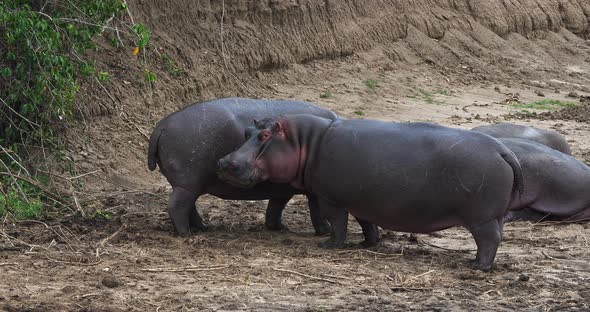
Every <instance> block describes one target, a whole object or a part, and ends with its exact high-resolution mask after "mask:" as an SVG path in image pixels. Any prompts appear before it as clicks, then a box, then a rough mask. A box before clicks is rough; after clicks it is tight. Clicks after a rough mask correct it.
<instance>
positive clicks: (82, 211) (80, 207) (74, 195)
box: [72, 190, 86, 218]
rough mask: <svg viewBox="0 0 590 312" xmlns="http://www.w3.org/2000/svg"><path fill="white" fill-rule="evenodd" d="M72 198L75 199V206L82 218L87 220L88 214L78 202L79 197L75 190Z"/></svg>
mask: <svg viewBox="0 0 590 312" xmlns="http://www.w3.org/2000/svg"><path fill="white" fill-rule="evenodd" d="M72 198H74V204H75V205H76V209H77V210H78V211H79V212H80V214H81V215H82V217H84V218H86V213H85V212H84V209H82V206H80V202H79V201H78V196H76V194H75V193H74V191H73V190H72Z"/></svg>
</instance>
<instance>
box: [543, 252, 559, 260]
mask: <svg viewBox="0 0 590 312" xmlns="http://www.w3.org/2000/svg"><path fill="white" fill-rule="evenodd" d="M541 253H542V254H543V256H545V258H547V259H551V260H560V259H557V258H555V257H551V256H550V255H548V254H546V253H545V251H544V250H541Z"/></svg>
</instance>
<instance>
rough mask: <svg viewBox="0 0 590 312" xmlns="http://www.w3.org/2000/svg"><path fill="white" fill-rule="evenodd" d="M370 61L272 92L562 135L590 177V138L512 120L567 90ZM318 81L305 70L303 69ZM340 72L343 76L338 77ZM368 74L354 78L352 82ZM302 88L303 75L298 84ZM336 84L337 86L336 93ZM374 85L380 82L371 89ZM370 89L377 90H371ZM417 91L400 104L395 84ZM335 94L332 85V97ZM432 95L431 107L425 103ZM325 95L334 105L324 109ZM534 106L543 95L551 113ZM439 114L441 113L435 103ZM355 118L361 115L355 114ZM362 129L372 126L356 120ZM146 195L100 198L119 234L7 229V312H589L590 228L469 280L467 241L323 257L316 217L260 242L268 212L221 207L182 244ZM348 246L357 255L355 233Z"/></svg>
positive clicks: (512, 237) (506, 246)
mask: <svg viewBox="0 0 590 312" xmlns="http://www.w3.org/2000/svg"><path fill="white" fill-rule="evenodd" d="M363 57H364V56H359V57H353V58H349V59H344V60H340V61H322V62H316V63H314V64H310V65H306V66H301V67H299V66H296V67H295V68H293V69H289V70H287V71H286V72H283V73H282V74H283V75H285V76H286V77H289V76H301V71H307V72H313V74H310V75H308V79H309V80H306V81H305V82H301V83H296V82H285V83H284V84H280V85H278V84H277V85H276V86H274V88H275V91H274V94H273V96H272V97H274V98H299V99H305V100H313V101H316V102H319V103H320V104H321V105H323V106H326V107H329V108H331V109H334V110H335V111H336V112H338V113H339V114H341V115H343V116H346V117H350V118H355V117H357V118H358V117H362V118H376V119H382V120H391V121H410V120H413V121H417V120H419V121H429V122H437V123H441V124H445V125H449V126H455V127H462V128H470V127H475V126H478V125H481V124H487V123H491V122H495V121H504V120H508V121H510V122H515V123H519V124H528V125H535V126H539V127H544V128H552V129H556V130H558V131H560V132H561V133H563V134H565V135H566V136H567V138H568V141H569V142H570V144H571V145H572V148H573V152H574V154H575V156H577V157H578V158H580V159H585V160H586V162H588V161H590V139H588V138H589V137H590V125H588V124H587V123H582V122H576V121H572V120H551V119H548V118H545V119H546V120H539V119H532V118H527V117H522V115H521V116H520V117H518V116H517V117H509V116H510V115H509V114H510V113H512V114H515V113H518V112H519V109H517V108H514V107H513V106H511V105H510V104H506V100H507V99H514V94H516V93H518V94H519V97H518V99H519V100H520V101H521V102H530V101H533V100H538V99H542V98H548V97H550V98H554V99H561V100H568V101H577V100H578V99H572V98H567V97H566V94H567V92H566V90H565V89H564V90H563V91H562V92H560V93H554V92H555V91H554V90H553V89H539V88H526V87H524V86H522V85H519V86H518V87H517V86H512V87H510V86H506V85H501V84H498V85H495V84H490V85H470V86H460V85H458V84H455V85H451V84H449V83H448V82H447V81H446V79H444V77H437V76H436V75H434V74H433V75H429V76H425V75H421V74H418V73H417V74H414V75H411V73H412V71H407V70H405V69H400V70H398V71H375V70H374V69H372V68H370V67H368V66H367V64H368V63H367V62H366V60H365V59H363ZM306 67H308V68H306ZM335 68H336V69H337V73H341V74H335V73H334V69H335ZM353 72H356V73H357V74H354V75H352V74H351V73H353ZM295 73H299V74H295ZM328 76H332V79H331V80H326V79H325V78H326V77H328ZM371 77H372V78H371ZM366 79H375V80H376V81H377V82H378V86H377V87H375V88H374V89H370V88H368V87H367V86H366V85H365V82H364V81H365V80H366ZM400 79H402V80H404V81H406V83H405V86H406V88H405V89H398V88H397V87H398V84H397V83H395V81H397V80H400ZM328 81H329V82H328ZM418 88H420V89H423V90H424V91H425V92H426V93H433V97H434V101H430V100H426V99H425V98H424V93H417V92H416V91H415V90H417V89H418ZM326 91H330V92H331V93H332V94H333V96H334V97H333V98H320V97H319V95H320V94H322V93H324V92H326ZM535 91H542V92H544V93H546V94H547V95H546V96H545V97H540V96H538V95H536V94H535ZM429 102H431V103H429ZM355 112H357V113H355ZM359 114H362V115H363V116H359ZM147 174H148V175H152V178H156V179H159V181H160V182H159V183H157V184H156V185H152V186H151V187H150V188H144V189H141V190H133V189H121V190H119V191H115V190H112V189H111V190H105V191H104V192H102V193H96V194H95V195H94V196H93V197H92V198H94V200H92V201H91V202H89V203H86V204H85V205H86V207H89V206H92V205H96V206H99V207H100V208H101V209H104V210H107V211H110V212H112V213H113V217H112V218H111V219H110V220H108V221H97V220H93V221H82V219H81V218H79V217H72V218H70V219H66V220H59V221H48V222H46V223H40V222H23V223H18V224H4V226H3V227H2V232H1V233H2V235H3V237H2V238H1V239H0V267H1V269H2V272H3V273H2V280H0V290H1V291H0V308H2V309H4V310H6V311H22V310H26V311H47V310H55V311H58V310H59V311H62V310H72V311H78V310H79V311H146V310H153V311H198V310H207V311H235V310H249V311H277V310H285V311H287V310H288V311H325V310H369V311H383V310H420V311H424V310H428V311H450V310H452V311H473V310H480V309H481V310H500V311H513V310H521V311H549V310H568V311H587V310H588V309H590V302H589V301H588V298H589V296H590V287H589V286H588V285H589V282H590V262H589V260H590V245H589V239H590V227H589V226H588V225H587V224H569V225H563V224H560V225H552V224H531V223H513V224H509V225H507V226H506V227H505V238H504V240H503V242H502V245H501V246H500V249H499V252H498V256H497V259H496V268H495V270H494V271H493V273H481V272H478V271H474V270H472V269H470V268H469V267H468V261H469V260H470V259H472V258H473V257H474V249H475V244H474V242H473V239H472V238H471V236H470V235H469V234H468V233H467V231H466V230H464V229H462V228H453V229H449V230H446V231H443V232H441V236H440V237H434V236H428V235H417V236H411V235H409V234H402V233H394V232H389V231H385V232H384V241H383V243H382V244H381V245H380V246H379V247H377V248H372V249H368V250H365V249H359V248H356V247H354V246H351V247H350V248H347V249H344V250H336V251H333V250H323V249H320V248H319V247H317V244H318V243H319V242H320V241H321V240H323V239H325V238H320V237H315V236H314V235H313V231H312V228H311V224H310V221H309V216H308V213H307V207H306V201H305V199H304V198H302V197H296V198H295V199H294V200H292V202H290V204H289V206H288V208H287V209H286V210H285V217H284V218H285V223H286V224H287V225H288V227H289V231H288V232H283V233H276V232H270V231H267V230H265V229H264V228H263V225H262V224H263V219H264V208H265V203H264V202H254V201H253V202H249V201H242V202H240V201H223V200H219V199H216V198H213V197H211V196H204V197H202V198H201V199H200V200H199V203H198V207H199V209H200V211H201V212H202V214H203V215H204V216H205V218H206V219H207V220H208V222H209V223H210V224H211V229H210V230H209V231H208V232H205V233H201V234H197V235H194V236H192V237H190V238H178V237H175V236H174V235H173V233H172V232H171V224H170V222H169V220H168V217H167V215H166V213H165V212H163V210H164V208H165V205H166V194H167V192H168V189H167V185H166V183H165V180H163V178H161V177H160V176H159V174H158V173H157V172H153V173H147ZM351 224H352V225H353V226H352V228H351V230H350V236H349V241H350V242H359V241H361V239H362V238H361V231H360V228H359V227H358V226H357V225H356V224H355V222H353V221H352V220H351Z"/></svg>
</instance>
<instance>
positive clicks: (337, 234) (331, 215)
mask: <svg viewBox="0 0 590 312" xmlns="http://www.w3.org/2000/svg"><path fill="white" fill-rule="evenodd" d="M318 204H319V206H320V208H321V215H322V216H323V217H324V218H326V219H327V220H328V222H330V226H331V227H332V234H331V236H330V238H329V239H327V240H325V241H323V242H321V243H320V247H322V248H327V249H335V248H342V247H344V241H346V233H347V231H348V211H346V209H339V208H337V207H336V206H335V205H333V204H331V203H328V202H326V201H325V200H321V199H320V200H319V201H318Z"/></svg>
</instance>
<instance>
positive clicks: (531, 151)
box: [499, 139, 590, 222]
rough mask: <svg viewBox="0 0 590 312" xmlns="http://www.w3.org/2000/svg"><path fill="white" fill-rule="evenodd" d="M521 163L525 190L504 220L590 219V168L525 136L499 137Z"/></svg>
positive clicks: (513, 203) (573, 220)
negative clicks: (516, 137) (519, 137)
mask: <svg viewBox="0 0 590 312" xmlns="http://www.w3.org/2000/svg"><path fill="white" fill-rule="evenodd" d="M499 141H500V142H502V144H504V145H505V146H506V147H508V148H509V149H510V150H511V151H512V152H514V154H515V155H516V157H517V158H518V161H519V162H520V165H521V167H522V174H523V177H524V192H523V194H522V196H519V197H518V198H517V199H516V200H514V201H512V203H511V204H510V211H509V212H508V214H507V215H506V217H505V218H504V222H510V221H525V220H526V221H533V222H538V221H543V220H546V221H549V220H552V221H571V222H578V221H584V220H588V219H590V168H588V166H586V165H585V164H584V163H582V162H581V161H579V160H577V159H576V158H574V157H572V156H570V155H566V154H565V153H562V152H559V151H557V150H555V149H552V148H549V147H547V146H545V145H542V144H539V143H536V142H532V141H529V140H525V139H499Z"/></svg>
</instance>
